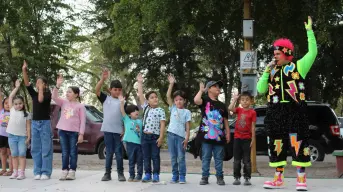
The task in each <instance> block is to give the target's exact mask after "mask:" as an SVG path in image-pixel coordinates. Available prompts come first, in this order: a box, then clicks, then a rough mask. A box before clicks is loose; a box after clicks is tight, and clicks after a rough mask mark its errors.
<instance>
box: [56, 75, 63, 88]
mask: <svg viewBox="0 0 343 192" xmlns="http://www.w3.org/2000/svg"><path fill="white" fill-rule="evenodd" d="M63 81H64V79H63V75H62V74H58V77H57V80H56V87H58V88H59V87H61V85H62V83H63Z"/></svg>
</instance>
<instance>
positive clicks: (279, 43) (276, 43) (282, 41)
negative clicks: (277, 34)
mask: <svg viewBox="0 0 343 192" xmlns="http://www.w3.org/2000/svg"><path fill="white" fill-rule="evenodd" d="M273 46H279V47H286V48H288V49H290V50H292V52H294V45H293V43H292V41H291V40H289V39H286V38H281V39H277V40H276V41H274V44H273ZM286 59H287V60H288V61H292V60H293V55H292V56H286Z"/></svg>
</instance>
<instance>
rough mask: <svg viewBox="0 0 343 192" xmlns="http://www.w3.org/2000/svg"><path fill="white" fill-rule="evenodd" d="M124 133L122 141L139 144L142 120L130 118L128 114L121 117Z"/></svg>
mask: <svg viewBox="0 0 343 192" xmlns="http://www.w3.org/2000/svg"><path fill="white" fill-rule="evenodd" d="M123 121H124V126H125V134H124V137H123V141H124V142H130V143H136V144H141V133H142V120H140V119H131V118H130V117H129V116H128V115H125V116H124V117H123Z"/></svg>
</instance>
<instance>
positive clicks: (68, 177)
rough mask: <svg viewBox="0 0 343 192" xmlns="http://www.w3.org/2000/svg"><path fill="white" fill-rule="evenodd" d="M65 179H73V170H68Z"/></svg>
mask: <svg viewBox="0 0 343 192" xmlns="http://www.w3.org/2000/svg"><path fill="white" fill-rule="evenodd" d="M67 180H75V171H74V170H70V171H69V173H68V175H67Z"/></svg>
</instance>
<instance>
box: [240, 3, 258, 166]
mask: <svg viewBox="0 0 343 192" xmlns="http://www.w3.org/2000/svg"><path fill="white" fill-rule="evenodd" d="M243 18H244V19H251V0H244V5H243ZM244 50H245V51H249V50H251V40H250V39H247V38H244ZM253 141H254V142H253V144H252V146H251V154H250V155H251V172H252V173H257V166H256V138H253Z"/></svg>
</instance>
